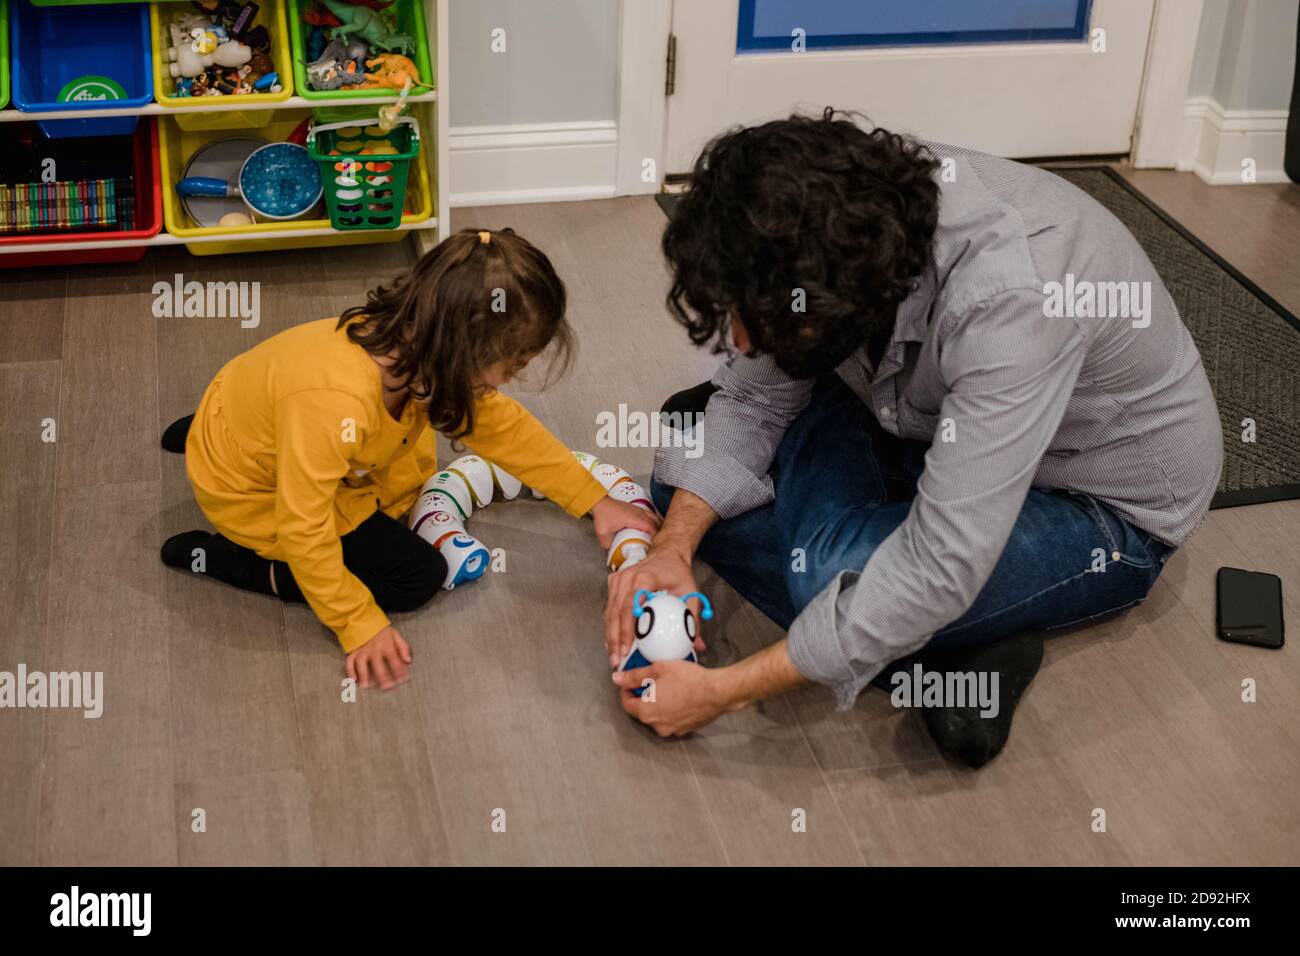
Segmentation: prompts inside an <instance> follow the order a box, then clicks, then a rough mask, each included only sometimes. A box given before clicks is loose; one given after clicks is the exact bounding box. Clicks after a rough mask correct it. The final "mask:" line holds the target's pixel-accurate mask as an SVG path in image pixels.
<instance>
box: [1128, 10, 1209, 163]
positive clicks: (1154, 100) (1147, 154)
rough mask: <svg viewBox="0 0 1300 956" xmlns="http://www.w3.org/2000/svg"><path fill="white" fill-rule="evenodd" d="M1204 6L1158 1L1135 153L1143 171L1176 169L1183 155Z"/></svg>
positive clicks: (1133, 159)
mask: <svg viewBox="0 0 1300 956" xmlns="http://www.w3.org/2000/svg"><path fill="white" fill-rule="evenodd" d="M1204 5H1205V4H1204V0H1156V7H1155V10H1154V11H1153V12H1152V15H1151V38H1150V40H1149V42H1148V43H1147V61H1146V65H1145V66H1144V67H1143V69H1142V93H1141V97H1140V99H1139V100H1138V114H1137V126H1136V128H1135V129H1134V130H1133V148H1132V152H1131V153H1130V155H1131V157H1132V161H1133V165H1134V166H1136V167H1138V168H1139V169H1153V168H1166V169H1172V168H1174V167H1175V166H1176V165H1177V164H1178V161H1179V159H1180V155H1181V153H1182V131H1183V112H1184V109H1185V107H1186V104H1187V91H1188V88H1189V86H1190V85H1191V80H1192V61H1193V60H1194V59H1195V58H1196V39H1197V36H1198V35H1199V33H1200V28H1201V11H1202V9H1203V8H1204Z"/></svg>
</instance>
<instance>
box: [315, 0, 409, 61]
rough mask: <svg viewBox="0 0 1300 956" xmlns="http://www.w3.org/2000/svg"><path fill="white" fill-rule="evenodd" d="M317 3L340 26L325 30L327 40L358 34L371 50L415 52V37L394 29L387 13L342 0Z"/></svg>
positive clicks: (342, 38)
mask: <svg viewBox="0 0 1300 956" xmlns="http://www.w3.org/2000/svg"><path fill="white" fill-rule="evenodd" d="M321 3H323V4H324V5H325V7H326V8H327V9H328V10H329V12H330V13H332V14H334V16H336V17H338V18H339V20H340V21H341V25H340V26H337V27H335V28H334V29H333V30H330V31H329V36H330V39H331V40H347V39H348V38H349V37H352V36H359V37H361V39H363V40H365V41H366V42H367V43H369V44H370V47H371V49H374V50H380V51H389V52H393V51H395V52H397V53H404V54H406V55H408V56H409V55H411V54H413V53H414V52H415V40H413V39H412V38H411V37H409V36H407V35H406V34H405V33H397V32H394V27H393V19H392V17H391V16H390V15H388V14H386V13H381V12H379V11H377V10H372V9H371V8H370V7H354V6H352V4H350V3H344V2H342V0H321Z"/></svg>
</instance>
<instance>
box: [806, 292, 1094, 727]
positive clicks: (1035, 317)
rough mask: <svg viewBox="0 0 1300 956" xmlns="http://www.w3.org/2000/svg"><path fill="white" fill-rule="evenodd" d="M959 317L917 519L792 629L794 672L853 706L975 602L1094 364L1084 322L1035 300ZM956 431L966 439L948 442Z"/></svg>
mask: <svg viewBox="0 0 1300 956" xmlns="http://www.w3.org/2000/svg"><path fill="white" fill-rule="evenodd" d="M940 321H943V319H942V318H941V319H940ZM948 321H951V322H952V323H953V330H952V332H951V333H950V334H949V335H947V336H944V337H943V338H942V339H941V341H943V343H944V344H943V347H942V353H941V354H940V356H939V366H940V369H941V372H942V374H943V377H944V381H945V383H946V385H947V388H948V393H947V395H946V397H945V398H944V401H943V404H942V407H941V410H940V413H939V423H938V429H937V431H936V435H935V439H934V442H933V444H931V446H930V448H929V451H928V452H927V453H926V456H925V470H924V473H923V474H922V475H921V478H920V480H919V482H918V485H917V493H916V498H915V500H914V501H913V502H912V508H911V511H910V512H909V513H908V516H907V518H906V519H905V520H904V521H903V523H902V524H901V525H899V527H898V528H897V529H895V531H894V532H893V533H892V534H891V535H889V537H887V538H886V539H885V540H884V541H883V542H882V543H881V544H880V546H879V547H878V548H877V549H876V550H875V551H874V552H873V554H872V556H871V558H870V560H869V561H868V562H867V565H866V567H865V568H862V569H861V570H844V571H841V572H840V573H839V574H838V575H837V576H836V577H835V578H834V579H833V580H832V581H831V582H830V583H829V584H828V585H827V586H826V588H825V589H824V590H822V592H821V593H820V594H818V595H817V597H815V598H814V599H813V600H812V601H811V602H810V603H809V604H808V605H807V606H806V607H805V608H804V610H803V612H802V613H801V614H800V615H799V617H797V618H796V619H795V621H794V622H793V624H792V625H791V627H790V632H789V645H788V647H789V654H790V659H791V662H792V663H793V664H794V665H795V667H796V668H797V669H798V670H799V672H800V673H802V674H803V675H804V676H805V677H807V678H808V679H810V680H813V681H817V682H819V683H823V684H827V685H829V686H830V687H831V688H832V690H833V691H834V693H835V696H836V700H837V702H838V704H839V706H840V707H842V708H844V707H848V706H850V705H851V704H852V703H853V701H854V699H855V698H856V697H857V695H858V693H859V692H861V690H862V689H863V688H864V687H866V685H867V684H868V683H869V682H870V681H871V679H872V678H874V677H875V676H876V675H877V674H879V673H880V672H881V670H883V669H884V667H885V666H886V664H888V663H889V662H890V661H893V660H897V659H898V658H900V657H905V656H906V655H908V654H910V653H912V652H914V651H916V650H918V649H920V648H921V647H922V646H923V645H924V644H925V643H926V642H927V641H928V640H929V639H930V637H931V636H932V635H933V634H934V633H935V632H936V631H938V630H941V629H942V628H944V627H945V626H947V625H948V624H950V623H952V622H953V621H955V620H957V619H958V618H959V617H961V615H962V614H964V613H965V612H966V611H967V610H968V609H969V608H970V606H971V605H972V604H973V603H974V601H975V598H976V596H977V595H978V594H979V592H980V590H981V589H982V588H983V587H984V584H985V582H987V581H988V579H989V577H990V575H991V574H992V573H993V569H994V566H995V565H996V564H997V562H998V559H999V558H1000V557H1001V555H1002V551H1003V549H1004V548H1005V547H1006V543H1007V540H1008V539H1009V537H1010V535H1011V530H1012V527H1013V526H1014V524H1015V522H1016V518H1017V517H1018V516H1019V514H1020V509H1021V507H1022V506H1023V504H1024V500H1025V496H1026V494H1027V493H1028V491H1029V488H1030V485H1031V483H1032V482H1033V478H1034V475H1035V473H1036V472H1037V470H1038V466H1039V461H1040V459H1041V458H1042V456H1043V453H1044V452H1045V451H1046V450H1047V448H1048V445H1049V443H1050V442H1051V440H1052V436H1053V435H1054V434H1055V432H1056V429H1057V427H1058V426H1059V424H1060V422H1061V419H1062V417H1063V415H1064V414H1065V410H1066V406H1067V404H1068V402H1069V399H1070V395H1071V393H1072V391H1073V388H1074V385H1075V381H1076V379H1077V378H1078V375H1079V369H1080V368H1081V367H1082V364H1083V359H1084V353H1085V350H1086V343H1085V340H1084V337H1083V335H1082V334H1081V332H1080V330H1079V328H1078V326H1077V325H1076V324H1075V321H1074V320H1072V319H1068V318H1060V319H1049V318H1045V317H1044V315H1043V297H1042V295H1041V294H1039V293H1038V292H1036V291H1034V290H1024V289H1022V290H1013V291H1010V292H1005V293H1002V294H1001V295H999V296H996V297H994V298H992V299H990V300H987V301H984V302H981V303H979V304H977V305H975V306H973V307H972V308H970V309H968V310H965V313H964V314H963V315H961V316H958V317H951V318H949V319H948ZM949 421H950V422H951V435H950V437H951V438H952V439H953V440H952V441H944V440H943V438H944V434H943V432H944V428H945V425H946V424H947V423H948V422H949Z"/></svg>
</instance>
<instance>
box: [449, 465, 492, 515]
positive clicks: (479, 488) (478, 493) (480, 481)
mask: <svg viewBox="0 0 1300 956" xmlns="http://www.w3.org/2000/svg"><path fill="white" fill-rule="evenodd" d="M447 471H449V472H451V473H452V474H453V475H458V476H459V477H460V478H461V480H462V481H464V482H465V485H466V487H468V488H469V493H470V496H471V497H472V498H473V499H474V507H476V508H486V507H487V506H488V505H490V504H491V503H492V488H493V485H494V484H495V483H494V482H493V480H492V466H491V465H489V464H488V463H487V462H486V461H484V460H483V459H482V458H480V457H479V456H478V455H462V456H461V457H460V458H457V459H456V460H455V461H453V462H452V463H451V464H450V465H448V466H447Z"/></svg>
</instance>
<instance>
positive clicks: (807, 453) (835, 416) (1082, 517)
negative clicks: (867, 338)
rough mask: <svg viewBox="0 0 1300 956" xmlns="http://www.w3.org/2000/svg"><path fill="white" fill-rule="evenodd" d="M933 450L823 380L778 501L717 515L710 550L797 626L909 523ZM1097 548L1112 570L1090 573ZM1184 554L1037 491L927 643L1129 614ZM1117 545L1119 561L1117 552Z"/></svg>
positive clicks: (728, 573)
mask: <svg viewBox="0 0 1300 956" xmlns="http://www.w3.org/2000/svg"><path fill="white" fill-rule="evenodd" d="M683 394H686V393H683ZM696 397H697V398H699V397H700V396H698V395H697V396H696ZM705 397H706V396H705ZM672 401H673V400H671V399H670V405H671V403H672ZM665 407H666V408H667V407H669V406H665ZM927 447H928V446H927V445H926V444H925V443H923V442H916V441H908V440H902V439H899V438H896V437H895V436H893V435H890V434H889V433H888V432H885V431H884V429H882V428H881V427H880V425H879V423H878V422H877V421H876V420H875V418H874V416H873V415H872V414H871V412H870V411H869V410H868V409H867V407H866V406H865V405H863V403H862V402H861V400H860V399H859V398H858V397H857V396H856V395H855V394H854V393H853V392H852V391H851V390H850V389H849V388H848V386H846V385H845V384H844V383H843V382H842V381H840V379H839V378H838V377H835V376H831V377H828V378H825V379H822V380H820V381H819V382H818V383H817V387H816V389H815V390H814V393H813V398H812V402H811V403H810V404H809V406H808V407H807V408H806V409H805V410H804V411H803V412H802V413H801V414H800V415H799V417H798V418H796V419H795V421H794V422H793V423H792V424H791V426H790V428H789V430H788V431H787V432H786V434H785V437H784V438H783V439H782V441H781V444H780V446H779V447H778V449H777V452H776V456H775V458H774V460H773V463H772V467H771V470H770V474H771V476H772V480H773V484H774V487H775V490H776V497H775V500H774V501H772V502H771V503H770V504H767V505H764V506H763V507H761V508H755V509H754V510H752V511H747V512H745V513H744V514H740V515H736V516H735V517H734V518H728V519H726V520H723V521H719V522H718V523H717V524H715V525H714V526H713V527H712V528H711V529H710V530H709V532H708V533H707V534H706V535H705V536H704V539H703V541H702V542H701V544H700V549H699V552H698V554H699V557H700V558H701V559H702V560H704V561H705V562H707V563H708V564H709V565H710V566H711V567H712V568H713V569H714V570H715V571H717V573H718V574H719V575H721V577H722V578H723V580H725V581H726V582H727V583H728V584H730V585H731V586H732V587H733V588H735V589H736V590H737V591H738V592H739V593H740V594H742V595H743V596H744V597H745V598H746V599H747V600H749V601H750V602H751V603H752V604H754V605H755V606H756V607H757V608H758V609H759V610H761V611H762V612H763V613H764V614H766V615H767V616H768V617H770V618H771V619H772V620H773V621H775V622H776V623H777V624H778V625H779V626H780V627H781V628H782V630H788V629H789V627H790V623H791V622H792V621H793V620H794V619H795V617H796V616H797V615H798V614H799V612H800V611H802V610H803V608H804V606H805V605H807V604H808V602H809V601H811V600H812V599H813V597H815V596H816V595H817V594H818V593H819V592H820V591H821V590H822V589H823V588H825V587H826V585H827V584H828V583H829V582H830V581H831V579H832V578H834V577H835V575H836V574H838V573H839V572H840V571H842V570H845V569H852V570H861V569H862V568H864V567H866V564H867V562H868V560H870V558H871V555H872V553H873V552H874V551H875V550H876V548H877V547H878V546H879V545H880V544H881V542H883V541H884V540H885V538H887V537H888V536H889V535H890V534H892V533H893V531H894V529H895V528H897V527H898V526H899V525H900V524H902V522H903V519H905V518H906V517H907V513H908V511H909V510H910V509H911V506H912V504H911V503H912V499H913V498H914V497H915V495H916V482H917V479H918V478H919V477H920V475H921V472H922V470H923V468H924V457H925V451H926V448H927ZM651 493H652V496H653V498H654V501H655V504H656V505H657V506H658V508H659V510H660V511H661V512H665V513H666V512H667V509H668V503H669V501H670V500H671V498H672V494H673V488H671V487H670V486H668V485H664V484H662V483H661V482H659V481H657V480H654V479H652V481H651ZM794 542H799V543H800V544H801V545H802V546H803V547H804V548H805V559H806V567H804V568H803V569H802V570H798V571H796V570H795V569H794V565H795V562H794V560H793V555H792V551H793V548H794ZM1098 548H1100V549H1101V550H1102V551H1103V552H1104V554H1105V567H1106V570H1105V573H1095V572H1092V571H1090V569H1091V568H1092V567H1093V565H1094V550H1095V549H1098ZM1173 551H1174V549H1173V547H1172V546H1171V545H1168V544H1165V543H1164V542H1162V541H1160V540H1159V539H1158V538H1155V537H1153V536H1152V535H1150V534H1148V533H1147V532H1145V531H1142V530H1140V529H1138V528H1135V527H1133V526H1132V525H1130V524H1129V523H1128V522H1127V521H1125V520H1124V519H1123V518H1121V517H1119V516H1118V515H1117V514H1115V513H1114V512H1113V511H1111V509H1110V508H1108V507H1107V506H1106V505H1104V504H1102V503H1101V502H1099V501H1097V500H1095V499H1094V498H1092V497H1091V496H1089V495H1086V494H1083V493H1082V492H1073V491H1054V490H1048V489H1043V488H1031V489H1030V490H1029V494H1028V495H1027V496H1026V498H1025V503H1024V506H1023V507H1022V508H1021V510H1020V516H1019V517H1018V518H1017V519H1016V523H1015V525H1014V527H1013V528H1012V531H1011V537H1010V539H1009V540H1008V541H1007V545H1006V548H1005V549H1004V550H1003V552H1002V556H1001V557H1000V558H999V559H998V562H997V565H996V566H995V567H994V569H993V573H992V575H990V577H989V579H988V581H987V582H986V583H985V585H984V587H983V589H982V590H981V591H980V592H979V594H978V595H977V596H976V598H975V602H974V603H973V604H972V605H971V607H970V608H969V609H968V610H967V611H966V613H965V614H963V615H962V616H961V617H959V618H958V619H957V620H955V621H953V622H952V623H951V624H949V625H948V626H946V627H944V628H943V629H942V630H940V631H938V632H936V633H935V634H934V635H933V637H932V638H931V639H930V641H929V643H928V644H927V645H926V648H927V649H929V648H946V647H954V646H957V645H960V644H976V643H981V642H987V641H992V640H996V639H997V638H1000V637H1005V636H1008V635H1010V634H1014V633H1016V632H1018V631H1022V630H1025V629H1031V628H1032V629H1041V630H1052V629H1054V628H1062V627H1066V626H1069V625H1072V624H1080V623H1082V622H1085V621H1090V620H1092V619H1094V618H1100V617H1103V616H1105V615H1109V614H1114V613H1117V612H1120V611H1123V610H1125V609H1127V608H1130V607H1133V606H1134V605H1137V604H1140V603H1141V602H1142V601H1143V599H1145V598H1146V596H1147V592H1148V591H1150V590H1151V586H1152V585H1153V584H1154V583H1155V580H1156V577H1157V576H1158V575H1159V574H1160V571H1161V569H1162V568H1163V567H1164V563H1165V561H1166V560H1167V559H1168V557H1169V555H1170V554H1172V553H1173ZM1115 552H1119V558H1118V560H1112V556H1113V555H1114V553H1115ZM860 586H867V587H869V586H870V585H869V584H865V583H864V584H863V585H860Z"/></svg>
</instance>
